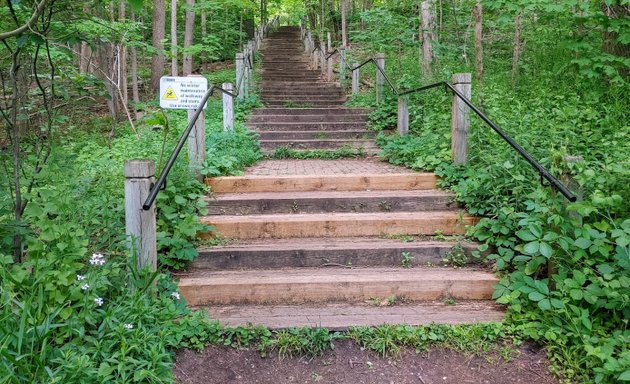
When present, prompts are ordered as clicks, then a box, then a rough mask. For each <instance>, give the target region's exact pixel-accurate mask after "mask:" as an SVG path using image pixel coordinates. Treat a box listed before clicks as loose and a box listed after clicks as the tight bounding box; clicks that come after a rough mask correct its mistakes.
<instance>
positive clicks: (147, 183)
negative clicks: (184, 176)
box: [124, 160, 157, 271]
mask: <svg viewBox="0 0 630 384" xmlns="http://www.w3.org/2000/svg"><path fill="white" fill-rule="evenodd" d="M124 174H125V235H126V237H127V248H128V249H129V251H130V252H134V253H135V255H137V257H138V268H145V267H147V268H149V270H151V271H155V270H156V269H157V240H156V239H157V236H156V224H155V204H152V206H151V208H149V209H148V210H144V209H142V204H143V203H144V201H145V199H146V198H147V196H148V195H149V191H150V190H151V186H152V185H153V183H154V182H155V163H154V161H153V160H129V161H126V162H125V171H124Z"/></svg>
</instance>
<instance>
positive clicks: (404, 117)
mask: <svg viewBox="0 0 630 384" xmlns="http://www.w3.org/2000/svg"><path fill="white" fill-rule="evenodd" d="M397 123H398V124H397V125H398V134H399V135H400V136H405V135H406V134H408V133H409V98H408V97H407V96H399V97H398V120H397Z"/></svg>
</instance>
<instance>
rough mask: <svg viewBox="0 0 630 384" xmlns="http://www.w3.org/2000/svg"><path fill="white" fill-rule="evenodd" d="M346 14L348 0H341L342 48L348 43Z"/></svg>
mask: <svg viewBox="0 0 630 384" xmlns="http://www.w3.org/2000/svg"><path fill="white" fill-rule="evenodd" d="M347 16H348V0H341V45H342V46H343V47H344V48H345V47H346V46H347V45H348V31H347V21H346V19H347Z"/></svg>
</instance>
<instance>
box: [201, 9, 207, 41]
mask: <svg viewBox="0 0 630 384" xmlns="http://www.w3.org/2000/svg"><path fill="white" fill-rule="evenodd" d="M207 35H208V31H207V30H206V11H201V37H202V38H205V37H206V36H207Z"/></svg>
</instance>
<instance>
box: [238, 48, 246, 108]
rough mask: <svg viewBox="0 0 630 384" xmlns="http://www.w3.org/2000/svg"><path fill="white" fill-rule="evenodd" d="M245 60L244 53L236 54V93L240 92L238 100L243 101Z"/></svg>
mask: <svg viewBox="0 0 630 384" xmlns="http://www.w3.org/2000/svg"><path fill="white" fill-rule="evenodd" d="M244 77H245V59H244V57H243V54H242V53H237V54H236V86H237V89H236V92H238V99H239V100H243V98H244V97H245V84H244V82H245V81H244V80H245V79H244Z"/></svg>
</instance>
